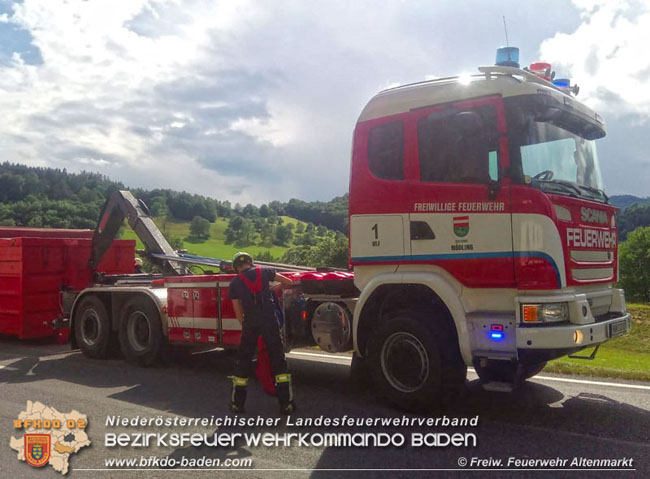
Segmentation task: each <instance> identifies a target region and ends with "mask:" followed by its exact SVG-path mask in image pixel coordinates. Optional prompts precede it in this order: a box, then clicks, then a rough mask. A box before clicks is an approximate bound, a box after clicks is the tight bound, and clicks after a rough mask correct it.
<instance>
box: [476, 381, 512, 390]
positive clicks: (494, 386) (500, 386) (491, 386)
mask: <svg viewBox="0 0 650 479" xmlns="http://www.w3.org/2000/svg"><path fill="white" fill-rule="evenodd" d="M481 386H482V387H483V389H484V390H485V391H490V392H497V393H511V392H512V391H513V390H514V385H513V384H512V383H506V382H501V381H489V382H485V383H483V384H481Z"/></svg>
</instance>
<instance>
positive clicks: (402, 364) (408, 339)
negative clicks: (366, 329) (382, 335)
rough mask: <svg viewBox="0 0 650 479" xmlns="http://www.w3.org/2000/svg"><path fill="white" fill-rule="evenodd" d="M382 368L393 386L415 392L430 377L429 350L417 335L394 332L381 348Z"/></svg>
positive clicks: (400, 389) (399, 389)
mask: <svg viewBox="0 0 650 479" xmlns="http://www.w3.org/2000/svg"><path fill="white" fill-rule="evenodd" d="M381 369H382V371H383V373H384V377H385V378H386V380H387V381H388V382H389V384H390V385H391V386H392V387H393V388H395V389H397V390H398V391H401V392H404V393H412V392H415V391H417V390H418V389H420V388H422V386H424V384H425V383H426V381H427V378H428V377H429V356H428V354H427V350H426V348H425V347H424V344H422V342H421V341H420V340H419V339H418V338H417V337H416V336H413V335H412V334H410V333H405V332H397V333H393V334H391V335H390V336H389V337H388V339H386V341H385V342H384V345H383V347H382V348H381Z"/></svg>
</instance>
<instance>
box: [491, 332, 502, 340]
mask: <svg viewBox="0 0 650 479" xmlns="http://www.w3.org/2000/svg"><path fill="white" fill-rule="evenodd" d="M490 338H491V339H493V340H494V341H501V340H502V339H503V333H502V332H500V331H491V332H490Z"/></svg>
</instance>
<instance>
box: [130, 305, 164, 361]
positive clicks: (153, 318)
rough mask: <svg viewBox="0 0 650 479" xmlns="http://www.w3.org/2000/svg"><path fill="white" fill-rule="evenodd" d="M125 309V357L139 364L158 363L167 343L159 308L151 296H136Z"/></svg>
mask: <svg viewBox="0 0 650 479" xmlns="http://www.w3.org/2000/svg"><path fill="white" fill-rule="evenodd" d="M123 311H124V315H123V317H122V321H121V323H120V347H121V349H122V353H123V354H124V357H125V358H126V360H127V361H128V362H130V363H132V364H135V365H138V366H152V365H154V364H156V363H157V362H158V360H159V359H160V354H161V352H162V350H163V346H164V344H165V338H164V336H163V333H162V322H161V321H160V314H159V313H158V309H157V308H156V306H155V305H154V304H153V303H152V302H151V300H150V299H149V298H146V297H144V296H136V297H135V298H133V299H132V300H130V301H129V302H128V303H127V304H126V305H125V307H124V310H123Z"/></svg>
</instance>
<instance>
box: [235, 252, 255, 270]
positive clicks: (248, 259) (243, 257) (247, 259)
mask: <svg viewBox="0 0 650 479" xmlns="http://www.w3.org/2000/svg"><path fill="white" fill-rule="evenodd" d="M252 262H253V257H252V256H251V255H249V254H248V253H246V252H245V251H240V252H239V253H236V254H235V256H233V257H232V267H233V268H234V269H235V271H239V268H241V267H242V265H244V264H245V263H252Z"/></svg>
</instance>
